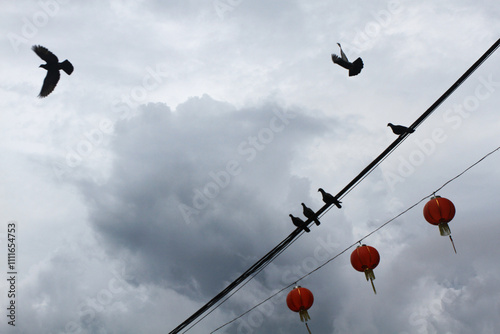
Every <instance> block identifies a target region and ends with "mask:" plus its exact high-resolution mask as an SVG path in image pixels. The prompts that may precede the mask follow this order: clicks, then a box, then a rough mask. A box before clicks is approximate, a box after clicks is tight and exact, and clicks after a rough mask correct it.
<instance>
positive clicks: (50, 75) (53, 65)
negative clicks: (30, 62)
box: [31, 45, 73, 98]
mask: <svg viewBox="0 0 500 334" xmlns="http://www.w3.org/2000/svg"><path fill="white" fill-rule="evenodd" d="M31 49H32V50H33V51H35V53H36V54H37V55H38V57H40V58H42V59H43V60H45V62H46V64H42V65H40V66H39V67H42V68H44V69H46V70H47V75H46V76H45V79H44V80H43V86H42V89H41V90H40V94H39V95H38V97H40V98H42V97H46V96H47V95H49V94H50V93H52V91H53V90H54V88H56V85H57V83H58V82H59V78H60V77H61V75H60V73H59V70H63V71H64V72H66V73H67V74H68V75H70V74H71V73H73V65H71V63H70V62H69V61H68V60H67V59H66V60H65V61H63V62H62V63H60V62H59V59H57V57H56V55H55V54H53V53H52V52H50V51H49V50H47V48H45V47H43V46H41V45H33V46H32V47H31Z"/></svg>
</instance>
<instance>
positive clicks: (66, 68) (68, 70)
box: [61, 59, 74, 75]
mask: <svg viewBox="0 0 500 334" xmlns="http://www.w3.org/2000/svg"><path fill="white" fill-rule="evenodd" d="M61 69H62V70H63V71H64V72H66V74H68V75H70V74H71V73H73V70H74V68H73V65H71V63H70V62H69V61H68V60H67V59H66V60H65V61H63V62H62V63H61Z"/></svg>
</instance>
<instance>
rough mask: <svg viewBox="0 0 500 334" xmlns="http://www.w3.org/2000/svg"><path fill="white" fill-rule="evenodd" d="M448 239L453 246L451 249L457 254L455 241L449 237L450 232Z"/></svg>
mask: <svg viewBox="0 0 500 334" xmlns="http://www.w3.org/2000/svg"><path fill="white" fill-rule="evenodd" d="M450 241H451V245H452V246H453V250H454V251H455V254H457V249H456V248H455V243H454V242H453V238H452V237H451V234H450Z"/></svg>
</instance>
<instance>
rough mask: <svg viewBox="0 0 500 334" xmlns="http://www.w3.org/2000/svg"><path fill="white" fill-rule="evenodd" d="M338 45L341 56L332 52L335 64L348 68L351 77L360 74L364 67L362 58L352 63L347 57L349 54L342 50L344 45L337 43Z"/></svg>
mask: <svg viewBox="0 0 500 334" xmlns="http://www.w3.org/2000/svg"><path fill="white" fill-rule="evenodd" d="M337 45H338V46H339V48H340V57H339V56H337V55H336V54H333V53H332V61H333V62H334V63H335V64H337V65H340V66H342V67H343V68H345V69H348V70H349V76H350V77H352V76H355V75H358V74H359V72H361V69H362V68H363V61H362V60H361V58H358V59H356V60H355V61H354V62H352V63H351V62H350V61H349V60H348V59H347V56H346V55H345V53H344V51H342V46H340V43H337Z"/></svg>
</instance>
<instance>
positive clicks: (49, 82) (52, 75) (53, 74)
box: [38, 70, 61, 97]
mask: <svg viewBox="0 0 500 334" xmlns="http://www.w3.org/2000/svg"><path fill="white" fill-rule="evenodd" d="M60 77H61V75H60V74H59V71H58V70H52V71H47V75H46V76H45V79H44V80H43V86H42V89H41V90H40V94H39V95H38V97H46V96H47V95H49V94H50V93H52V91H53V90H54V88H56V85H57V83H58V82H59V78H60Z"/></svg>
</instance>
